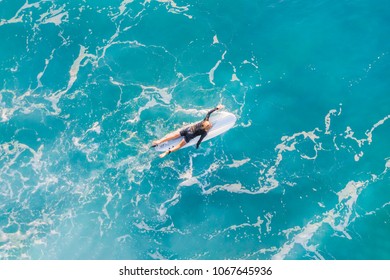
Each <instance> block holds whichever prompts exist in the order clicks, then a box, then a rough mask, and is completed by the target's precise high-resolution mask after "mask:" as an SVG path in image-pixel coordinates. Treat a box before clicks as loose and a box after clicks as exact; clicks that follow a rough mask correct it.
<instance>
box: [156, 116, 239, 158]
mask: <svg viewBox="0 0 390 280" xmlns="http://www.w3.org/2000/svg"><path fill="white" fill-rule="evenodd" d="M236 120H237V118H236V116H235V115H234V114H232V113H229V112H216V113H213V114H212V115H211V116H210V122H211V124H212V125H213V126H212V127H211V129H210V130H209V131H208V132H207V135H206V137H205V138H204V139H203V140H202V143H203V142H205V141H207V140H210V139H212V138H214V137H216V136H218V135H221V134H222V133H224V132H226V131H228V130H229V129H231V128H232V127H233V126H234V124H235V123H236ZM191 125H192V124H190V125H186V126H185V127H188V126H191ZM185 127H182V128H181V129H183V128H185ZM181 129H179V131H180V130H181ZM199 138H200V136H197V137H195V138H194V139H192V140H191V141H190V142H188V143H187V144H186V145H184V146H183V147H182V148H181V149H184V148H188V147H191V146H194V145H196V143H197V142H198V140H199ZM183 139H184V137H179V138H176V139H173V140H170V141H167V142H164V143H161V144H160V145H157V146H156V147H155V149H156V151H158V152H165V151H168V150H169V149H172V148H173V147H175V146H176V145H178V144H179V143H180V142H181V140H183Z"/></svg>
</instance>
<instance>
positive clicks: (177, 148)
mask: <svg viewBox="0 0 390 280" xmlns="http://www.w3.org/2000/svg"><path fill="white" fill-rule="evenodd" d="M185 144H187V142H186V140H184V139H183V140H181V141H180V143H179V144H177V145H176V146H175V147H173V148H172V149H171V150H168V151H166V152H163V153H162V154H160V155H159V157H160V158H163V157H165V156H166V155H169V154H170V153H172V152H175V151H177V150H179V149H180V148H181V147H183V146H184V145H185Z"/></svg>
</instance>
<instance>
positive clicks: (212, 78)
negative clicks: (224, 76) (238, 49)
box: [208, 51, 227, 86]
mask: <svg viewBox="0 0 390 280" xmlns="http://www.w3.org/2000/svg"><path fill="white" fill-rule="evenodd" d="M226 53H227V51H225V52H224V53H223V54H222V57H221V59H220V60H218V61H217V63H216V64H215V65H214V67H213V68H211V70H210V71H209V73H208V74H209V81H210V83H211V84H212V85H214V86H215V83H214V72H215V70H217V68H218V66H219V65H220V64H221V62H222V61H223V60H224V59H225V55H226Z"/></svg>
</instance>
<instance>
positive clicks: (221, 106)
mask: <svg viewBox="0 0 390 280" xmlns="http://www.w3.org/2000/svg"><path fill="white" fill-rule="evenodd" d="M224 107H225V106H223V105H222V104H219V105H218V106H217V109H218V110H220V109H223V108H224Z"/></svg>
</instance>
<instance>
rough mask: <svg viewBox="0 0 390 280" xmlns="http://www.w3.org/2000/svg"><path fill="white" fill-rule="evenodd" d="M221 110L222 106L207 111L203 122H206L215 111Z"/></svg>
mask: <svg viewBox="0 0 390 280" xmlns="http://www.w3.org/2000/svg"><path fill="white" fill-rule="evenodd" d="M222 108H223V105H218V106H217V107H215V108H214V109H212V110H210V111H208V113H207V115H206V117H205V118H204V119H203V120H204V121H208V120H209V118H210V115H211V114H212V113H214V112H215V111H217V110H219V109H222Z"/></svg>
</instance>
